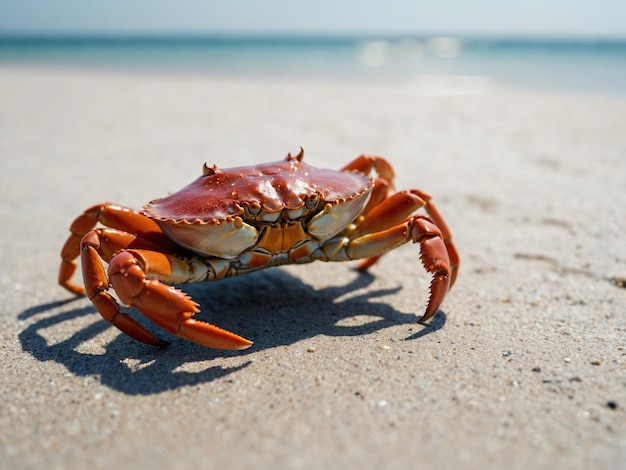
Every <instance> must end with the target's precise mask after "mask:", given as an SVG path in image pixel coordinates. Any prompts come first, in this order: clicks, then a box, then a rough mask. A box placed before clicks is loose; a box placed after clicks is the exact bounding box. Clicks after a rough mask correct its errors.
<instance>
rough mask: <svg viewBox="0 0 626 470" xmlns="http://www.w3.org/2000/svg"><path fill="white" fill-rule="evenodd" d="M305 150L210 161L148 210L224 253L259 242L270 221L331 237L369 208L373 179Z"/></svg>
mask: <svg viewBox="0 0 626 470" xmlns="http://www.w3.org/2000/svg"><path fill="white" fill-rule="evenodd" d="M302 155H303V152H302V151H301V152H300V154H298V155H297V156H295V157H293V156H291V154H289V155H287V158H286V159H285V160H283V161H280V162H274V163H266V164H261V165H256V166H246V167H238V168H229V169H218V168H217V167H216V166H213V167H212V168H209V167H208V166H207V165H206V164H205V165H204V171H203V173H204V174H203V175H202V176H201V177H199V178H198V179H196V180H195V181H193V182H192V183H191V184H189V185H187V186H186V187H184V188H183V189H181V190H180V191H178V192H175V193H173V194H171V195H170V196H167V197H165V198H161V199H156V200H154V201H151V202H149V203H148V204H147V205H146V206H145V207H144V209H143V211H142V213H143V214H144V215H145V216H147V217H149V218H151V219H153V220H155V221H156V222H157V223H158V224H159V225H160V227H161V228H162V230H163V231H164V232H165V233H166V234H167V235H168V236H169V237H170V238H172V239H173V240H174V241H175V242H176V243H178V244H180V245H181V246H184V247H185V248H188V249H189V250H191V251H194V252H196V253H198V254H201V255H205V256H206V255H209V256H216V257H220V258H225V259H233V258H236V257H238V256H239V255H240V254H241V253H242V252H244V251H245V250H247V249H248V248H250V247H252V246H254V245H255V243H256V242H257V240H258V239H259V233H260V232H261V230H262V229H263V228H264V227H265V226H267V225H274V226H275V225H281V226H288V225H290V224H292V225H293V224H296V223H298V222H299V223H302V225H303V227H304V230H305V232H306V233H307V234H308V235H310V236H311V237H312V238H315V239H317V240H319V241H324V240H327V239H329V238H332V237H333V236H335V235H337V234H338V233H339V232H341V231H342V230H343V229H345V228H346V227H347V226H348V225H349V224H350V223H352V222H353V221H354V220H355V219H356V218H357V217H358V216H359V214H360V213H361V212H362V211H363V209H364V207H365V205H366V204H367V202H368V200H369V197H370V192H371V190H372V188H373V186H374V181H373V179H372V178H371V177H370V176H368V175H365V174H363V173H360V172H356V171H345V172H342V171H334V170H326V169H318V168H314V167H312V166H309V165H307V164H306V163H304V162H303V161H302ZM285 233H286V232H285ZM286 238H288V237H285V241H284V242H283V246H282V249H284V250H289V249H290V248H292V246H293V243H292V242H293V240H286ZM297 241H304V240H297Z"/></svg>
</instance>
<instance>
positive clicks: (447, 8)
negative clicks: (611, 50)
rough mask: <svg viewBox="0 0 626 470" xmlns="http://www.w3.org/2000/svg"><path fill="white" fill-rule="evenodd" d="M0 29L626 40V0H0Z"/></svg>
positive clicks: (5, 32) (22, 31) (19, 31)
mask: <svg viewBox="0 0 626 470" xmlns="http://www.w3.org/2000/svg"><path fill="white" fill-rule="evenodd" d="M0 34H3V35H11V34H36V35H41V34H44V35H45V34H55V35H59V34H61V35H62V34H122V35H129V34H164V35H168V34H191V35H195V34H208V35H211V34H232V35H259V34H260V35H297V34H300V35H334V36H341V35H364V34H371V35H398V34H413V35H428V34H458V35H463V34H465V35H497V36H542V37H546V36H553V37H572V36H574V37H596V38H597V37H620V38H626V1H625V0H543V1H542V0H383V1H370V0H315V1H311V2H308V1H297V0H291V1H290V0H106V1H93V0H0Z"/></svg>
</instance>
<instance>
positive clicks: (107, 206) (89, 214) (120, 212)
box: [59, 202, 174, 295]
mask: <svg viewBox="0 0 626 470" xmlns="http://www.w3.org/2000/svg"><path fill="white" fill-rule="evenodd" d="M98 222H100V223H101V224H102V225H104V226H107V227H112V228H116V229H119V230H122V231H125V232H128V233H134V234H136V235H138V236H140V237H141V238H143V239H145V240H150V241H152V242H154V243H156V244H158V245H159V246H161V247H164V248H167V247H171V248H172V249H173V248H174V245H173V243H172V242H171V241H170V240H169V239H168V238H167V237H166V236H165V235H164V234H163V233H162V231H161V229H160V228H159V226H158V225H157V224H156V222H154V221H152V220H150V219H148V218H147V217H145V216H143V215H142V214H140V213H139V212H137V211H135V210H133V209H129V208H127V207H123V206H119V205H116V204H111V203H108V202H107V203H104V204H97V205H95V206H92V207H90V208H89V209H87V210H86V211H85V212H83V213H82V214H81V215H79V216H78V217H77V218H76V219H75V220H74V222H72V225H71V226H70V232H71V235H70V236H69V237H68V239H67V241H66V242H65V245H64V246H63V249H62V250H61V266H60V268H59V284H60V285H62V286H63V287H65V288H66V289H67V290H69V291H70V292H73V293H74V294H77V295H80V294H83V293H84V292H85V290H84V289H83V288H82V287H80V286H78V285H77V284H75V283H73V282H72V281H71V280H70V279H71V278H72V275H73V274H74V271H75V270H76V262H75V261H74V260H75V259H76V258H77V257H78V256H79V255H80V251H81V239H82V238H83V236H84V235H85V234H86V233H87V232H89V231H91V230H92V229H93V228H94V227H95V226H96V224H98Z"/></svg>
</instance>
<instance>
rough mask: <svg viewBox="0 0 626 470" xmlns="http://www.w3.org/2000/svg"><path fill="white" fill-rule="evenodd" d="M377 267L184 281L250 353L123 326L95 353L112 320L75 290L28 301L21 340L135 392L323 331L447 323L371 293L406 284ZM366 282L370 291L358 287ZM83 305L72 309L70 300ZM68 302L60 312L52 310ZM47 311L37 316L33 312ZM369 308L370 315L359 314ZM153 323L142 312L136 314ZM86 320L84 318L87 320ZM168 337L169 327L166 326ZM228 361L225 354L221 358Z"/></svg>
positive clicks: (412, 331) (415, 330)
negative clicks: (342, 278)
mask: <svg viewBox="0 0 626 470" xmlns="http://www.w3.org/2000/svg"><path fill="white" fill-rule="evenodd" d="M373 282H374V277H373V276H372V275H370V274H355V275H354V278H353V279H351V280H350V281H349V282H348V283H347V284H345V285H343V286H340V287H328V288H324V289H320V290H315V289H313V288H312V287H311V286H308V285H307V284H305V283H303V282H302V281H301V280H300V279H298V278H296V277H294V276H292V275H290V274H289V273H288V272H286V271H285V270H282V269H272V270H268V271H266V272H263V273H253V274H249V275H247V276H242V277H236V278H231V279H225V280H222V281H220V282H217V283H204V284H196V285H189V286H185V287H184V288H185V291H186V292H188V293H189V294H190V295H191V296H192V297H193V298H194V300H196V301H197V302H198V303H199V304H200V305H201V308H202V310H203V312H202V313H201V314H199V316H198V317H199V318H201V319H204V320H206V321H209V322H212V323H215V324H218V325H219V326H221V327H223V328H226V329H228V330H230V331H235V332H237V333H239V334H241V335H242V336H245V337H247V338H249V339H252V340H253V341H254V345H253V346H252V348H251V349H249V350H247V351H244V352H243V353H239V352H232V351H219V350H212V349H208V348H205V347H202V346H199V345H196V344H193V343H190V342H188V341H184V340H180V339H178V338H172V337H171V336H170V337H168V338H167V339H168V340H171V341H172V343H173V344H172V345H170V346H169V347H166V348H155V347H152V346H147V345H144V344H142V343H139V342H137V341H135V340H133V339H131V338H129V337H128V336H126V335H124V334H120V335H117V336H116V337H115V338H114V339H113V340H111V341H110V342H108V343H106V344H102V345H101V346H102V348H103V350H104V353H103V354H95V353H93V352H85V351H86V350H87V351H90V348H85V347H83V346H84V344H88V342H90V341H92V340H94V341H95V339H94V338H95V337H96V336H98V335H99V334H100V333H103V332H104V331H106V330H107V329H109V328H112V327H111V325H109V324H108V323H107V322H105V321H104V320H102V319H101V318H100V317H99V316H97V314H96V311H95V309H94V308H93V306H91V304H89V305H86V304H85V302H86V301H85V299H84V298H83V299H82V300H75V299H74V298H72V299H68V300H65V301H57V302H52V303H48V304H43V305H39V306H35V307H32V308H29V309H27V310H25V311H24V312H22V313H21V314H20V315H19V319H20V320H25V321H28V323H29V324H28V326H27V327H26V328H25V329H24V330H23V331H22V332H21V333H20V335H19V339H20V342H21V345H22V348H23V349H24V350H25V351H27V352H29V353H30V354H32V355H33V356H34V357H35V358H37V359H38V360H40V361H42V362H45V361H56V362H58V363H61V364H63V365H64V366H65V367H66V368H67V369H68V370H70V371H71V372H72V373H74V374H76V375H78V376H99V377H100V380H101V382H102V383H103V384H105V385H107V386H109V387H111V388H113V389H115V390H119V391H121V392H124V393H127V394H132V395H145V394H153V393H159V392H162V391H165V390H171V389H175V388H178V387H183V386H189V385H195V384H199V383H204V382H210V381H212V380H214V379H217V378H220V377H224V376H227V375H229V374H232V373H234V372H237V371H238V370H241V369H244V368H245V367H248V366H249V365H250V364H251V362H252V359H248V358H247V357H250V356H248V355H249V354H250V353H251V352H252V353H254V352H255V351H259V350H264V349H270V348H275V347H278V346H283V345H289V344H293V343H296V342H298V341H300V340H303V339H307V338H311V337H314V336H317V335H327V336H357V335H367V334H371V333H373V332H375V331H379V330H381V329H384V328H388V327H391V326H394V325H399V324H410V325H411V327H410V328H409V335H408V337H406V338H404V339H406V340H415V339H417V338H419V337H422V336H424V335H426V334H429V333H431V332H433V331H435V330H438V329H439V328H441V327H442V326H443V325H444V323H445V321H446V316H445V314H444V313H443V312H441V311H440V312H439V313H438V314H437V315H436V316H435V317H434V318H433V319H432V321H431V322H430V324H429V325H427V326H424V325H418V324H416V317H415V314H414V313H412V312H411V313H401V312H399V311H397V310H395V309H394V308H392V307H391V306H389V305H388V304H386V303H384V302H370V300H372V299H375V298H378V297H383V296H386V295H391V294H393V293H395V292H397V291H398V290H400V289H401V288H400V287H396V288H391V289H379V290H373V291H372V290H371V289H368V290H366V288H367V287H368V286H370V285H371V284H372V283H373ZM361 290H363V292H359V291H361ZM73 302H80V304H81V306H80V307H77V308H73V309H70V310H68V309H67V306H68V305H69V304H71V303H73ZM52 310H61V311H60V312H59V313H56V314H55V313H53V314H52V315H51V314H50V313H49V312H50V311H52ZM85 315H94V321H93V322H92V323H91V324H89V325H88V326H86V327H83V328H82V329H79V330H77V331H72V333H71V335H70V336H69V337H66V338H65V339H63V340H61V341H58V342H52V343H53V344H49V341H48V339H46V336H45V332H44V330H46V329H57V330H63V331H64V330H65V329H70V327H71V325H70V323H69V322H71V321H72V320H76V319H80V317H83V316H85ZM39 316H41V318H39V319H37V320H36V321H34V322H33V321H32V319H33V318H37V317H39ZM359 316H367V319H368V320H369V321H368V322H365V323H363V322H359V321H353V320H355V319H356V318H357V317H359ZM135 317H136V318H138V319H139V320H140V321H142V322H143V323H144V324H145V325H146V327H147V328H149V329H151V330H152V331H155V329H154V326H153V325H151V324H148V323H145V321H144V320H143V317H141V316H139V315H135ZM81 323H84V322H82V321H81ZM157 334H160V336H161V337H162V338H165V335H166V333H160V332H158V331H157ZM216 358H233V360H228V361H226V362H228V363H229V364H230V363H232V364H234V365H233V366H232V367H223V366H222V365H215V366H211V367H208V368H205V369H203V370H200V371H195V370H194V371H191V372H190V371H187V370H185V364H188V363H197V362H200V361H210V360H212V359H216ZM222 362H224V361H222Z"/></svg>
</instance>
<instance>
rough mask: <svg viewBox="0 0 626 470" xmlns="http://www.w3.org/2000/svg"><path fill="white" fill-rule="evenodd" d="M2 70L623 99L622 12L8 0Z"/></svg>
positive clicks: (625, 10)
mask: <svg viewBox="0 0 626 470" xmlns="http://www.w3.org/2000/svg"><path fill="white" fill-rule="evenodd" d="M0 64H21V65H48V66H50V65H53V66H71V67H92V68H105V69H111V68H115V69H119V68H121V69H125V70H135V71H140V72H161V73H179V72H184V73H189V72H193V73H202V74H211V75H220V76H242V77H243V76H245V77H250V76H255V77H267V78H273V77H280V78H282V79H289V78H292V77H293V78H299V79H301V78H309V79H311V80H314V81H319V80H333V81H334V80H350V81H362V82H372V81H373V82H380V83H386V84H392V85H395V86H404V87H410V88H411V90H412V91H415V92H417V93H423V94H431V95H436V94H455V93H478V92H481V91H484V90H488V89H490V87H492V86H494V85H500V86H507V87H514V88H533V89H540V90H548V91H565V92H568V91H571V92H576V93H579V92H585V93H593V94H614V93H618V94H620V95H622V94H626V2H623V1H619V0H597V1H595V2H583V1H571V0H570V1H567V0H549V1H545V2H517V1H509V0H504V1H498V2H496V1H490V0H468V1H447V0H444V1H439V2H428V1H410V0H388V1H385V2H382V1H381V2H364V1H356V0H343V1H330V0H320V1H317V2H314V3H301V2H297V3H296V2H289V1H286V0H268V1H264V2H255V1H251V0H236V1H230V2H224V1H213V0H208V1H201V0H184V1H149V0H134V1H133V2H125V1H121V0H111V1H108V2H84V1H79V0H58V1H55V2H49V1H45V0H33V1H28V2H15V1H10V0H0Z"/></svg>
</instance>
